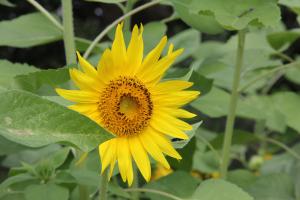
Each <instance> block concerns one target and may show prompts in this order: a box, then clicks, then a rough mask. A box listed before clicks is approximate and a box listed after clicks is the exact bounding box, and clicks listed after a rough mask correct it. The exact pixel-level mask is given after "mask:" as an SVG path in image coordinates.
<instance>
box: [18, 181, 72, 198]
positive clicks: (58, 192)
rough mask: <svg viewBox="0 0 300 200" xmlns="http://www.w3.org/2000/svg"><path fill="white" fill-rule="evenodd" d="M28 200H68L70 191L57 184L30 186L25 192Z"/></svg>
mask: <svg viewBox="0 0 300 200" xmlns="http://www.w3.org/2000/svg"><path fill="white" fill-rule="evenodd" d="M24 193H25V199H26V200H40V199H41V198H43V199H45V200H58V199H59V200H68V199H69V191H68V190H67V189H66V188H63V187H61V186H58V185H55V184H43V185H30V186H28V187H27V188H26V189H25V191H24Z"/></svg>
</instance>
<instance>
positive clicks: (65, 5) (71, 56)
mask: <svg viewBox="0 0 300 200" xmlns="http://www.w3.org/2000/svg"><path fill="white" fill-rule="evenodd" d="M61 2H62V9H63V27H64V45H65V54H66V62H67V64H73V63H76V56H75V51H76V50H75V40H74V28H73V6H72V0H61Z"/></svg>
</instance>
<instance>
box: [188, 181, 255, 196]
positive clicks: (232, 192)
mask: <svg viewBox="0 0 300 200" xmlns="http://www.w3.org/2000/svg"><path fill="white" fill-rule="evenodd" d="M197 199H207V200H221V199H222V200H254V199H253V198H252V197H251V196H250V195H249V194H247V193H246V192H245V191H243V190H242V189H241V188H239V187H238V186H236V185H234V184H232V183H229V182H226V181H224V180H208V181H204V182H202V183H201V184H200V186H199V187H198V188H197V190H196V191H195V193H194V194H193V196H192V198H191V199H190V200H197Z"/></svg>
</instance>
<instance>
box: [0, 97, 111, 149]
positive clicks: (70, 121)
mask: <svg viewBox="0 0 300 200" xmlns="http://www.w3.org/2000/svg"><path fill="white" fill-rule="evenodd" d="M0 100H1V104H0V113H1V114H0V134H1V135H2V136H4V137H6V138H7V139H9V140H12V141H15V142H17V143H21V144H24V145H27V146H30V147H41V146H44V145H47V144H51V143H56V142H68V143H71V144H73V145H75V146H77V147H79V148H80V149H82V150H84V151H90V150H92V149H94V148H95V147H96V146H97V145H99V144H100V143H102V142H104V141H105V140H107V139H109V138H111V137H112V135H110V134H108V133H107V132H106V131H105V130H104V129H103V128H101V127H100V126H99V125H98V124H96V123H95V122H93V121H91V120H90V119H88V118H87V117H85V116H83V115H80V114H79V113H77V112H75V111H72V110H69V109H67V108H65V107H63V106H61V105H58V104H56V103H53V102H51V101H48V100H45V99H42V98H40V97H38V96H36V95H33V94H30V93H27V92H22V91H8V92H2V93H0ZM28 116H30V117H28Z"/></svg>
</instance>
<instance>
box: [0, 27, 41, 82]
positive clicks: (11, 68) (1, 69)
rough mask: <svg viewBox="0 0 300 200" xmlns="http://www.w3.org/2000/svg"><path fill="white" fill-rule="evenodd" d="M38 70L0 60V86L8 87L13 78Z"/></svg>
mask: <svg viewBox="0 0 300 200" xmlns="http://www.w3.org/2000/svg"><path fill="white" fill-rule="evenodd" d="M0 32H1V30H0ZM0 42H1V41H0ZM38 70H39V69H37V68H35V67H33V66H30V65H28V64H21V63H11V62H10V61H8V60H0V86H2V87H9V86H10V85H11V83H12V81H13V78H14V77H15V76H17V75H22V74H28V73H31V72H36V71H38Z"/></svg>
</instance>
